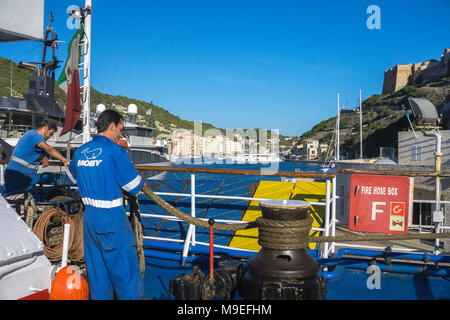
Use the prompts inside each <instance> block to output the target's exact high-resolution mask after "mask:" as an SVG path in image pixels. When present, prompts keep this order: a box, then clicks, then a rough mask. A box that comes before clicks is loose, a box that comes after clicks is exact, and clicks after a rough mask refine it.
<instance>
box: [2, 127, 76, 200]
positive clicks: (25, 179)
mask: <svg viewBox="0 0 450 320" xmlns="http://www.w3.org/2000/svg"><path fill="white" fill-rule="evenodd" d="M56 130H57V127H56V125H55V124H54V123H53V122H50V121H48V120H41V121H40V122H39V123H38V124H37V128H36V129H34V130H30V131H27V132H26V133H25V134H24V135H23V136H22V138H21V139H20V140H19V142H18V143H17V145H16V147H15V148H14V151H13V153H12V155H11V158H10V159H9V163H8V165H7V166H6V169H5V190H4V193H10V192H15V191H19V190H25V189H27V188H29V187H30V185H31V181H32V180H33V178H34V176H35V175H36V172H37V170H38V168H39V165H41V166H42V167H44V168H45V167H47V166H48V164H49V162H48V157H47V156H46V154H48V155H50V156H52V157H54V158H56V159H58V160H60V161H61V162H62V163H63V164H64V166H65V167H66V168H67V167H68V161H67V159H66V158H65V157H64V156H62V155H61V154H60V153H59V152H58V151H57V150H56V149H55V148H53V147H52V146H50V145H49V144H48V143H47V142H46V141H47V140H48V139H50V138H51V137H52V136H53V134H54V133H55V131H56Z"/></svg>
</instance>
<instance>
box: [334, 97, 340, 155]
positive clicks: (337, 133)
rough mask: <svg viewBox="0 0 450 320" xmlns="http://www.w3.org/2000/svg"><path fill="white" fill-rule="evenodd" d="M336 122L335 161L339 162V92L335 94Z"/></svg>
mask: <svg viewBox="0 0 450 320" xmlns="http://www.w3.org/2000/svg"><path fill="white" fill-rule="evenodd" d="M337 107H338V110H337V111H338V113H337V121H336V146H335V147H336V161H339V122H340V121H341V119H340V118H341V111H340V109H339V92H338V93H337Z"/></svg>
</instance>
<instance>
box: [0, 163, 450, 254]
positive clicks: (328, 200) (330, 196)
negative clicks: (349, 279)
mask: <svg viewBox="0 0 450 320" xmlns="http://www.w3.org/2000/svg"><path fill="white" fill-rule="evenodd" d="M168 168H169V167H167V168H165V169H168ZM4 170H5V164H0V184H1V186H3V185H4ZM186 171H189V169H188V168H186ZM325 181H326V191H325V202H320V201H319V202H308V201H307V202H308V203H309V204H310V205H313V206H325V216H324V223H323V227H321V228H312V229H311V230H312V231H321V232H323V233H324V236H336V222H337V220H336V200H337V199H339V196H337V195H336V185H337V183H336V175H334V176H333V177H331V178H330V177H328V178H325ZM190 185H191V192H190V193H176V192H155V193H156V194H157V195H159V196H178V197H180V196H181V197H190V199H191V210H190V211H191V212H190V214H191V216H192V217H195V216H196V210H197V209H196V200H197V198H199V199H201V198H203V199H205V198H206V199H224V200H245V201H263V200H275V199H268V198H256V197H241V196H222V195H207V194H197V193H196V177H195V173H193V172H191V174H190ZM435 202H436V201H435V200H414V203H432V204H434V203H435ZM440 204H441V206H442V205H445V204H450V201H440ZM127 214H129V212H128V213H127ZM140 215H141V216H142V217H149V218H158V219H165V220H170V221H181V220H180V219H178V218H176V217H174V216H168V215H159V214H146V213H141V214H140ZM203 220H207V219H203ZM215 221H216V222H220V223H245V222H248V221H241V220H219V219H215ZM417 227H418V228H419V231H422V229H420V228H423V227H424V226H423V225H410V226H409V227H408V228H411V229H414V228H417ZM429 228H430V229H431V228H433V227H432V226H429ZM440 229H450V227H448V226H440ZM430 232H432V230H430ZM144 239H148V240H158V241H167V242H177V243H183V252H182V262H184V261H186V259H187V256H188V254H189V249H190V246H195V245H203V246H209V245H210V244H209V243H204V242H200V241H197V240H196V227H195V226H194V225H193V224H190V225H189V229H188V232H187V235H186V238H185V239H184V240H182V239H171V238H161V237H154V236H144ZM438 241H439V239H436V246H435V250H434V253H435V254H439V253H440V252H439V250H438V249H439V248H438V244H439V242H438ZM337 246H339V247H355V248H366V249H385V247H379V246H369V245H355V244H348V243H338V242H324V244H323V249H322V251H321V252H320V254H321V257H323V258H328V257H329V256H330V255H331V254H334V253H335V252H336V247H337ZM214 247H217V248H227V249H229V250H239V251H254V250H243V249H240V248H233V247H230V246H223V245H218V244H214ZM392 249H395V250H397V251H408V252H410V251H411V252H412V251H420V250H417V249H410V248H403V247H393V248H392ZM254 252H256V251H254Z"/></svg>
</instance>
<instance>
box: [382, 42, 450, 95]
mask: <svg viewBox="0 0 450 320" xmlns="http://www.w3.org/2000/svg"><path fill="white" fill-rule="evenodd" d="M447 76H450V48H445V49H444V53H442V54H441V61H437V60H435V59H429V60H426V61H424V62H419V63H410V64H398V65H396V66H394V67H392V68H390V69H389V70H386V71H384V82H383V92H382V93H383V94H389V93H393V92H395V91H398V90H400V89H402V88H403V87H405V86H408V85H411V86H413V85H416V86H423V85H426V84H427V83H430V82H434V81H438V80H440V79H441V78H443V77H447Z"/></svg>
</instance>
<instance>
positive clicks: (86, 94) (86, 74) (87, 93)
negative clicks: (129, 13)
mask: <svg viewBox="0 0 450 320" xmlns="http://www.w3.org/2000/svg"><path fill="white" fill-rule="evenodd" d="M91 7H92V0H85V8H89V9H90V8H91ZM91 15H92V11H91V10H89V12H88V14H87V15H86V17H85V18H84V44H85V46H86V47H85V50H86V51H84V59H83V64H84V66H83V67H84V69H83V70H84V71H83V143H86V142H88V141H90V140H91V121H90V120H91V119H90V118H91V85H90V82H91V44H92V41H91V25H92V19H91V18H92V16H91Z"/></svg>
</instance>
